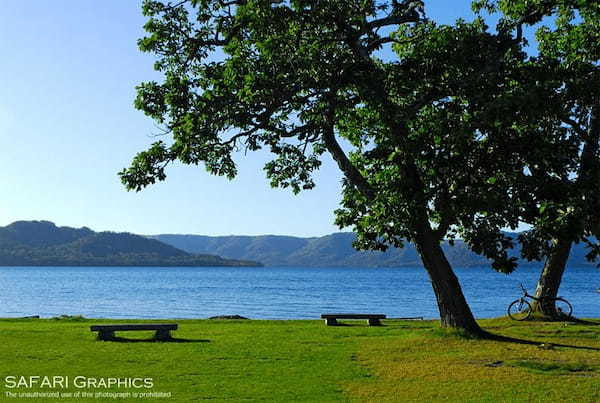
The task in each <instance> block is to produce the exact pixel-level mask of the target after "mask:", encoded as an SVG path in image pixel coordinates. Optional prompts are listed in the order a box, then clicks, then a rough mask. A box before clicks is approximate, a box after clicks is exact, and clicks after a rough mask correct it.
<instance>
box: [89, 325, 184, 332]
mask: <svg viewBox="0 0 600 403" xmlns="http://www.w3.org/2000/svg"><path fill="white" fill-rule="evenodd" d="M90 329H91V330H92V332H98V331H101V330H112V331H114V332H116V331H120V330H125V331H128V330H177V324H176V323H123V324H108V325H94V326H91V327H90Z"/></svg>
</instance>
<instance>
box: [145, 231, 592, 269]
mask: <svg viewBox="0 0 600 403" xmlns="http://www.w3.org/2000/svg"><path fill="white" fill-rule="evenodd" d="M152 238H154V239H158V240H160V241H162V242H165V243H167V244H170V245H173V246H175V247H177V248H180V249H183V250H185V251H187V252H190V253H215V254H218V255H219V256H223V257H227V258H230V259H249V260H256V261H260V262H262V263H263V264H264V265H266V266H305V267H319V266H320V267H402V266H421V259H420V258H419V255H418V254H417V251H416V250H415V248H414V246H413V245H411V244H407V245H406V246H405V247H404V248H402V249H394V248H392V249H390V250H388V251H387V252H373V251H371V252H364V251H363V252H359V251H356V250H355V249H354V248H353V247H352V242H353V241H354V238H355V236H354V234H353V233H349V232H340V233H335V234H331V235H326V236H323V237H318V238H297V237H291V236H275V235H263V236H218V237H210V236H202V235H156V236H153V237H152ZM443 248H444V251H445V252H446V256H447V257H448V259H449V260H450V263H452V265H453V266H457V267H461V266H462V267H469V266H480V265H486V264H488V262H487V260H486V259H485V258H483V257H481V256H479V255H477V254H475V253H473V252H471V251H470V250H469V249H468V248H467V247H466V246H465V244H464V243H463V242H461V241H457V242H456V243H455V246H450V245H448V244H445V245H444V246H443ZM518 254H519V251H518V250H515V251H514V252H513V253H512V255H514V256H518ZM585 254H586V252H585V249H584V247H583V245H582V244H579V245H575V246H574V248H573V251H572V253H571V259H570V261H569V264H570V265H590V263H589V262H588V261H586V260H585ZM521 264H522V265H538V266H539V265H541V263H539V262H527V261H522V262H521Z"/></svg>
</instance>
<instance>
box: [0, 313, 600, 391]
mask: <svg viewBox="0 0 600 403" xmlns="http://www.w3.org/2000/svg"><path fill="white" fill-rule="evenodd" d="M102 322H112V323H114V322H118V321H114V320H110V321H101V320H40V319H27V320H10V319H3V320H0V359H1V361H0V362H1V366H0V375H1V377H2V378H1V379H0V389H1V390H0V392H1V395H0V401H17V400H20V401H23V399H17V398H12V399H11V398H9V397H7V395H6V393H5V392H6V391H12V392H13V393H14V392H16V393H19V392H32V391H45V392H48V391H52V390H51V389H48V388H45V389H40V388H33V389H26V388H18V389H8V388H7V387H6V383H5V377H6V376H26V377H29V376H32V375H40V376H69V377H70V378H71V379H72V378H74V377H76V376H85V377H88V378H126V377H130V378H153V383H154V387H153V388H152V389H150V390H148V389H143V390H140V389H117V388H112V389H78V388H75V387H74V386H71V387H70V388H68V389H55V390H54V391H60V392H63V393H64V392H67V393H71V392H73V393H76V392H77V391H80V392H81V391H87V392H92V393H93V392H95V391H103V392H106V391H111V392H135V391H137V392H139V391H142V392H148V391H152V392H167V393H168V392H170V393H171V398H163V399H161V398H148V399H144V401H170V402H171V401H181V402H189V401H197V400H204V399H206V400H216V401H224V400H229V401H243V400H265V401H281V402H285V401H376V402H379V401H413V400H417V401H435V400H441V399H447V400H450V401H473V402H482V401H490V402H492V401H583V402H585V401H590V402H592V401H593V402H597V401H600V326H594V325H589V324H587V325H586V324H565V323H544V322H528V323H520V322H512V321H509V320H506V319H494V320H482V321H481V324H482V325H483V327H484V328H485V329H487V330H489V331H491V332H493V333H495V334H499V335H503V336H508V337H512V338H515V339H525V340H530V341H536V342H538V344H521V343H516V342H501V341H490V340H469V339H465V338H461V337H459V336H457V335H455V334H453V333H449V332H445V331H442V330H440V329H439V326H438V323H437V322H428V321H425V322H408V321H394V320H388V321H385V326H381V327H368V326H366V325H365V324H364V323H363V322H362V321H360V322H347V323H351V325H349V326H339V327H326V326H325V325H324V324H323V322H321V321H258V320H252V321H227V320H221V321H209V320H177V321H176V322H177V323H179V330H177V331H176V332H174V333H173V335H174V337H176V338H177V339H178V342H147V341H144V338H148V337H150V336H151V332H124V333H121V334H120V335H121V336H124V337H127V338H131V339H133V338H135V340H131V341H129V342H101V341H96V339H95V334H93V333H91V332H90V330H89V326H90V325H91V324H95V323H102ZM123 322H136V321H131V320H128V321H123ZM168 322H172V321H168ZM597 322H598V323H600V321H597ZM118 335H119V334H118ZM542 343H543V344H544V345H543V346H541V347H540V346H539V344H542ZM27 400H28V399H25V401H27ZM83 400H84V399H68V398H67V399H60V401H83ZM88 400H89V401H96V402H99V401H111V402H114V401H138V400H136V399H133V398H130V399H114V398H105V399H95V398H94V399H91V398H90V399H88ZM29 401H36V402H37V401H52V399H47V400H44V399H39V398H38V399H35V400H31V399H29ZM54 401H56V400H54Z"/></svg>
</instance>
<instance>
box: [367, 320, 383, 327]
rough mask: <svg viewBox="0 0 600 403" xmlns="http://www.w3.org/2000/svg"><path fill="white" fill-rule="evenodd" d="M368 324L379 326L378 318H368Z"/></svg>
mask: <svg viewBox="0 0 600 403" xmlns="http://www.w3.org/2000/svg"><path fill="white" fill-rule="evenodd" d="M369 326H381V322H380V321H379V319H369Z"/></svg>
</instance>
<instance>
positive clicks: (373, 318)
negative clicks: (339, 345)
mask: <svg viewBox="0 0 600 403" xmlns="http://www.w3.org/2000/svg"><path fill="white" fill-rule="evenodd" d="M385 318H386V316H385V315H383V314H370V313H324V314H322V315H321V319H325V324H326V325H327V326H335V325H337V324H338V322H337V320H338V319H367V321H368V322H369V326H379V325H381V322H380V321H379V320H380V319H385Z"/></svg>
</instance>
